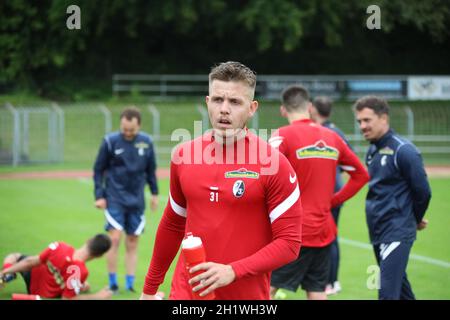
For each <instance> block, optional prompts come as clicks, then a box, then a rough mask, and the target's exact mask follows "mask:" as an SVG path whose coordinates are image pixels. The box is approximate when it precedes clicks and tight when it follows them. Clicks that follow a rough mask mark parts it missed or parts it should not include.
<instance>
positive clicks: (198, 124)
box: [0, 102, 450, 167]
mask: <svg viewBox="0 0 450 320" xmlns="http://www.w3.org/2000/svg"><path fill="white" fill-rule="evenodd" d="M138 107H139V108H140V109H141V112H142V118H143V119H142V130H143V131H145V132H147V133H149V134H150V135H151V136H152V138H153V140H154V143H155V149H156V152H157V156H158V158H157V161H158V165H159V166H161V167H167V166H168V165H169V162H170V155H171V151H172V149H173V147H174V146H175V145H177V144H178V143H179V142H180V136H179V134H177V133H180V132H181V133H183V132H184V133H186V134H188V135H189V137H190V138H194V137H195V136H196V135H199V134H201V132H204V130H206V129H207V128H208V127H209V120H208V114H207V112H206V108H205V106H204V105H199V104H195V103H174V102H172V103H168V102H165V103H158V104H147V105H138ZM120 112H121V108H119V107H108V106H106V105H104V104H86V103H83V104H70V105H62V106H58V105H57V104H51V105H48V106H37V105H36V106H12V105H11V104H6V105H4V106H3V107H1V108H0V164H7V165H14V166H17V165H22V164H28V163H57V162H58V163H67V164H79V165H83V166H92V164H93V162H94V160H95V156H96V154H97V152H98V148H99V146H100V143H101V141H102V139H103V137H104V135H105V134H106V133H108V132H111V131H112V130H118V127H119V115H120ZM332 120H333V122H334V123H336V125H337V126H338V127H340V128H341V129H342V130H343V131H344V133H345V134H346V136H347V137H348V139H349V140H350V142H351V143H352V145H353V147H354V149H355V151H356V152H357V153H358V154H359V156H363V155H364V153H365V151H366V150H367V146H368V144H367V142H365V141H364V139H363V138H362V136H361V134H360V133H359V129H358V126H357V124H356V122H355V119H354V115H353V112H352V110H351V107H350V106H349V105H342V104H341V105H337V106H335V107H334V109H333V114H332ZM283 125H286V120H285V119H283V118H281V117H280V114H279V106H278V104H276V103H270V102H262V103H261V104H260V108H259V111H258V112H257V113H256V115H255V117H254V118H253V119H252V121H251V122H250V123H249V127H250V128H252V129H255V130H258V129H265V130H266V132H267V134H270V130H271V129H276V128H278V127H280V126H283ZM391 126H392V127H393V128H394V129H395V130H396V131H397V132H398V133H399V134H401V135H403V136H405V137H407V138H409V139H410V140H412V141H413V142H414V143H415V144H416V145H417V146H418V147H419V149H420V150H421V151H422V153H423V155H424V158H425V160H426V161H427V162H428V163H446V164H450V105H448V106H446V105H440V106H429V107H427V106H423V105H421V106H416V105H414V106H408V105H402V106H395V107H392V108H391Z"/></svg>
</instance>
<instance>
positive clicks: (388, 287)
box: [373, 241, 415, 300]
mask: <svg viewBox="0 0 450 320" xmlns="http://www.w3.org/2000/svg"><path fill="white" fill-rule="evenodd" d="M412 245H413V242H400V241H398V242H391V243H382V244H377V245H374V246H373V248H374V251H375V257H376V259H377V263H378V265H379V266H380V290H378V299H380V300H415V296H414V293H413V292H412V289H411V285H410V283H409V281H408V277H407V276H406V266H407V265H408V259H409V253H410V251H411V247H412Z"/></svg>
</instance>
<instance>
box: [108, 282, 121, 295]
mask: <svg viewBox="0 0 450 320" xmlns="http://www.w3.org/2000/svg"><path fill="white" fill-rule="evenodd" d="M109 290H111V291H112V292H113V294H118V293H119V286H118V285H117V284H113V285H110V286H109Z"/></svg>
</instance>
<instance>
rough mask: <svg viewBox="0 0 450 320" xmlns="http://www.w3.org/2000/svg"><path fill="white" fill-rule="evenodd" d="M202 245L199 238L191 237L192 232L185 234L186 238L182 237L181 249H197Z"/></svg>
mask: <svg viewBox="0 0 450 320" xmlns="http://www.w3.org/2000/svg"><path fill="white" fill-rule="evenodd" d="M201 245H202V239H200V238H199V237H194V236H193V235H192V232H188V233H186V236H185V237H184V240H183V242H182V244H181V247H182V248H183V249H191V248H195V247H199V246H201Z"/></svg>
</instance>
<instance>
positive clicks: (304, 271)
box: [270, 245, 331, 292]
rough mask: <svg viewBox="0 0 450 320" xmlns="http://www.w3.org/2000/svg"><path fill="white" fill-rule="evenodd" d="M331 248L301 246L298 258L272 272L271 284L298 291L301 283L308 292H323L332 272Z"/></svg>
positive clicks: (279, 287)
mask: <svg viewBox="0 0 450 320" xmlns="http://www.w3.org/2000/svg"><path fill="white" fill-rule="evenodd" d="M330 248H331V245H327V246H325V247H321V248H313V247H301V249H300V254H299V257H298V258H297V259H295V260H294V261H292V262H290V263H288V264H287V265H284V266H282V267H281V268H279V269H276V270H274V271H273V272H272V279H271V283H270V285H271V286H272V287H275V288H278V289H286V290H289V291H293V292H296V291H297V289H298V287H299V286H300V285H301V287H302V289H303V290H305V291H308V292H323V291H325V287H326V285H327V282H328V276H329V274H330Z"/></svg>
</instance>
